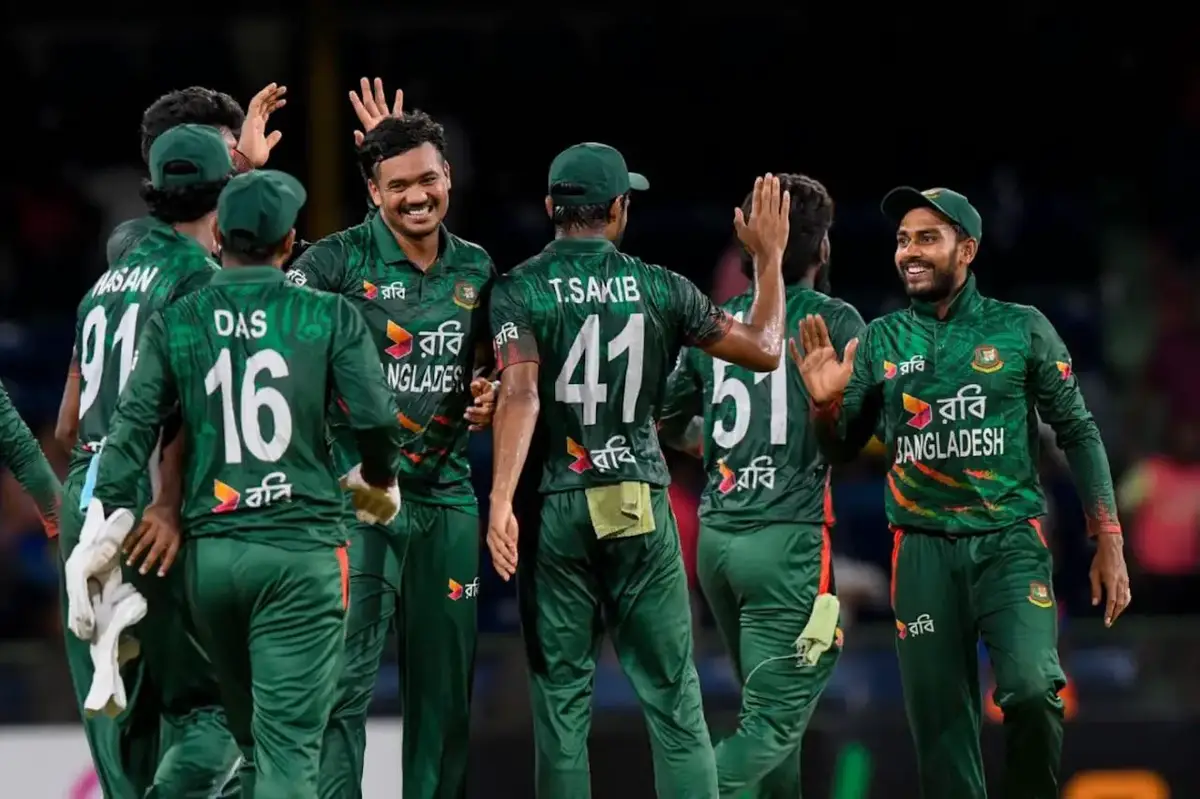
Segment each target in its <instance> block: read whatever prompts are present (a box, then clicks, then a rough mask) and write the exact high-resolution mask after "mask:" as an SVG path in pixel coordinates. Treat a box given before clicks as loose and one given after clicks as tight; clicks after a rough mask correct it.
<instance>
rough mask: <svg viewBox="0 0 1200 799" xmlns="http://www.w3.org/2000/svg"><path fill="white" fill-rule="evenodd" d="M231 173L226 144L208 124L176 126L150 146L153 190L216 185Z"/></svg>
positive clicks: (231, 167) (231, 165) (230, 160)
mask: <svg viewBox="0 0 1200 799" xmlns="http://www.w3.org/2000/svg"><path fill="white" fill-rule="evenodd" d="M232 171H233V160H232V159H231V158H230V155H229V145H228V144H226V143H225V139H224V138H223V137H222V136H221V134H220V133H218V132H217V129H216V128H214V127H211V126H209V125H176V126H175V127H173V128H171V129H170V130H168V131H166V132H165V133H163V134H162V135H161V136H159V137H158V138H157V139H155V140H154V143H153V144H151V145H150V185H151V186H153V187H154V188H156V189H168V188H174V187H176V186H191V185H193V184H196V183H216V182H217V181H219V180H221V179H222V178H224V177H228V175H229V173H230V172H232Z"/></svg>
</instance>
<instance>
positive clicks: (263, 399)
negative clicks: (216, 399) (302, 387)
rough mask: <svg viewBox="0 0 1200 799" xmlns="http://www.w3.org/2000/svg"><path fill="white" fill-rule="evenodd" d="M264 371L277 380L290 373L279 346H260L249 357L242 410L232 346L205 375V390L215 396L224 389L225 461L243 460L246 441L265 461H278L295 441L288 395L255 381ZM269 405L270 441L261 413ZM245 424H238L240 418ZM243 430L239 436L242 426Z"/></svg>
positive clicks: (242, 391)
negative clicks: (235, 396)
mask: <svg viewBox="0 0 1200 799" xmlns="http://www.w3.org/2000/svg"><path fill="white" fill-rule="evenodd" d="M260 372H267V373H268V374H269V375H270V376H271V377H273V378H275V379H276V380H279V379H282V378H285V377H287V376H288V365H287V361H286V360H284V357H283V356H282V355H280V354H279V353H278V352H277V351H275V350H259V351H258V352H256V353H254V354H253V355H251V356H250V357H249V358H247V359H246V368H245V371H244V373H243V374H242V385H241V392H240V395H239V402H238V411H239V412H238V413H237V414H235V413H234V410H233V357H232V356H231V355H230V354H229V348H228V347H227V348H225V349H222V350H221V352H220V354H219V355H218V356H217V362H216V363H215V364H213V368H212V369H209V370H208V374H206V375H205V376H204V390H205V392H206V393H207V394H208V395H209V396H211V395H212V394H213V392H215V391H218V390H219V391H220V392H221V423H222V426H223V427H224V430H225V462H226V463H241V462H242V445H243V443H244V444H245V447H246V449H248V450H250V454H251V455H253V456H254V457H255V458H256V459H258V460H260V461H262V462H264V463H274V462H275V461H277V460H279V459H280V458H282V457H283V453H285V452H287V448H288V445H289V444H290V443H292V411H291V408H289V407H288V403H287V399H286V398H285V397H284V396H283V394H281V393H280V392H279V390H278V389H274V388H271V387H270V386H264V387H263V388H258V387H257V386H256V385H255V381H256V380H257V379H258V375H259V373H260ZM263 409H266V411H267V412H268V413H270V414H271V429H272V430H273V431H274V432H273V433H272V434H271V440H270V441H264V440H263V433H262V427H261V426H260V425H259V418H258V414H259V412H260V411H262V410H263ZM239 417H240V420H241V424H240V425H239V424H238V420H239ZM239 426H240V427H241V430H242V434H241V436H240V437H239V436H238V427H239Z"/></svg>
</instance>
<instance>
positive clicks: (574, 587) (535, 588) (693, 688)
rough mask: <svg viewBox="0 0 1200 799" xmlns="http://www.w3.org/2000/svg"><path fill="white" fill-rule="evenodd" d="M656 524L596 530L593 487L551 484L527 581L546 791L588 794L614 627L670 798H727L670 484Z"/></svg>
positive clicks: (530, 544)
mask: <svg viewBox="0 0 1200 799" xmlns="http://www.w3.org/2000/svg"><path fill="white" fill-rule="evenodd" d="M651 502H652V504H653V510H654V518H655V526H656V529H655V531H654V532H652V533H648V534H646V535H640V536H634V537H631V538H622V539H616V540H612V539H609V540H605V541H601V540H599V539H597V538H596V533H595V531H594V528H593V527H592V522H591V516H590V514H589V512H588V504H587V498H586V496H585V494H584V492H583V491H564V492H561V493H556V494H550V495H548V496H546V498H545V504H544V505H543V507H542V518H541V530H540V531H539V533H538V535H537V536H536V537H533V538H531V539H524V540H523V543H522V551H521V559H520V561H519V573H518V590H519V594H520V606H521V627H522V632H523V633H524V636H525V642H526V649H527V651H528V653H529V660H530V669H529V670H530V681H531V693H532V700H533V734H534V746H535V751H536V786H537V796H538V797H539V799H588V797H590V796H591V785H590V782H591V772H590V768H589V765H588V750H587V739H588V732H589V731H590V729H591V718H592V683H593V678H594V675H595V670H596V657H597V655H598V652H599V647H600V642H601V638H602V636H603V634H604V631H605V629H606V628H607V630H608V631H609V633H610V634H611V635H612V640H613V645H614V647H615V648H616V652H617V657H618V658H619V660H620V662H621V667H622V669H623V670H624V672H625V674H626V676H627V677H628V678H629V681H630V682H631V683H632V685H633V690H634V691H635V692H636V693H637V696H638V700H639V701H640V702H641V704H642V708H643V711H644V712H645V716H646V726H647V728H648V729H649V732H650V745H651V749H652V752H653V756H654V780H655V788H656V791H657V795H658V796H659V797H677V799H716V796H717V775H716V765H715V763H714V760H713V750H712V740H711V739H710V738H709V734H708V728H707V727H706V726H705V722H704V711H703V708H702V706H701V703H700V682H699V679H698V678H697V676H696V666H695V663H694V662H693V659H692V615H691V609H690V607H689V604H688V586H687V575H686V574H685V573H684V569H683V560H682V558H681V556H680V552H679V532H678V530H677V529H676V526H675V517H674V515H673V514H672V513H671V506H670V504H669V503H668V501H667V492H666V491H664V490H657V489H656V490H654V491H653V492H652V497H651Z"/></svg>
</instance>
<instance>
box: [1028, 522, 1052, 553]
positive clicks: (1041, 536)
mask: <svg viewBox="0 0 1200 799" xmlns="http://www.w3.org/2000/svg"><path fill="white" fill-rule="evenodd" d="M1029 526H1030V527H1032V528H1033V532H1035V533H1036V534H1037V537H1038V541H1041V542H1042V546H1044V547H1045V548H1046V549H1049V548H1050V545H1049V544H1047V543H1046V534H1045V533H1044V532H1042V520H1041V519H1030V520H1029Z"/></svg>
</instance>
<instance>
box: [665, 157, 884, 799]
mask: <svg viewBox="0 0 1200 799" xmlns="http://www.w3.org/2000/svg"><path fill="white" fill-rule="evenodd" d="M779 182H780V186H781V187H782V188H783V189H784V190H786V191H787V192H788V193H789V195H790V196H791V200H792V204H791V220H790V225H789V227H790V233H789V237H788V243H787V249H786V251H785V252H784V256H783V282H784V285H785V300H784V301H785V303H786V306H787V324H788V329H791V330H798V329H799V324H800V320H801V319H803V318H804V317H805V316H806V315H807V314H815V313H819V314H822V315H823V316H824V317H826V318H828V319H829V320H830V332H831V336H832V338H833V340H834V341H835V342H836V343H837V344H838V346H845V345H846V344H847V343H848V342H849V341H850V340H851V339H852V338H855V337H857V336H860V335H861V334H862V332H863V331H864V330H865V329H866V325H865V323H864V322H863V320H862V317H861V316H859V314H858V312H857V311H856V310H854V307H853V306H851V305H849V304H848V303H846V302H843V301H842V300H838V299H834V298H833V297H830V296H828V295H827V294H826V293H823V292H821V291H818V290H816V289H815V288H814V286H816V285H823V286H828V285H829V280H828V272H829V252H830V248H829V228H830V226H831V225H832V224H833V200H832V199H830V197H829V193H828V192H827V191H826V190H825V187H824V186H822V185H821V184H820V183H819V182H817V181H815V180H813V179H812V178H809V177H806V176H804V175H780V176H779ZM752 200H753V198H752V197H747V198H746V201H745V202H744V203H743V205H742V212H743V214H745V215H746V216H747V217H749V218H751V219H753V214H752V212H751V207H750V206H751V202H752ZM744 261H746V263H745V265H746V266H749V262H748V259H744ZM753 300H754V296H753V293H752V292H746V293H744V294H742V295H740V296H738V297H734V298H733V299H732V300H730V301H729V302H728V303H726V304H725V305H724V306H723V307H724V309H725V310H726V311H727V312H728V313H730V314H732V315H733V316H734V318H736V319H741V318H743V317H744V316H745V314H746V312H747V311H748V310H749V308H750V305H751V303H752V302H753ZM667 386H668V387H667V401H666V404H665V405H664V407H663V411H662V420H661V424H660V434H661V435H662V437H663V440H664V441H665V442H671V441H673V440H674V441H676V442H677V443H676V444H675V446H677V447H678V448H680V449H683V450H684V451H686V452H692V453H697V454H698V453H699V452H700V449H701V445H703V457H704V465H705V470H706V471H707V473H708V483H707V485H706V486H705V488H704V493H703V496H702V497H701V501H700V539H699V546H698V552H697V562H696V566H697V574H698V576H699V581H700V587H701V589H702V590H703V591H704V595H705V597H706V598H707V599H708V603H709V606H710V607H711V608H712V610H713V617H714V618H715V619H716V622H717V629H718V630H719V631H720V633H721V637H722V638H723V639H724V641H725V646H726V648H727V649H728V650H729V652H730V655H731V657H732V659H733V664H734V670H735V672H736V673H737V675H738V679H739V680H740V681H741V682H742V685H743V688H742V712H741V714H740V718H739V722H738V728H737V731H736V732H735V733H734V734H733V735H732V736H731V737H729V738H726V739H725V740H724V741H722V742H721V743H719V744H718V745H717V748H716V758H717V784H718V787H719V788H720V795H721V797H723V799H733V797H737V796H741V795H742V792H743V791H744V790H745V789H746V788H748V787H751V786H759V787H758V793H757V794H756V795H757V796H759V797H762V799H795V797H798V796H799V795H800V758H799V749H800V740H801V738H802V737H803V735H804V731H805V729H806V728H807V726H808V722H809V720H810V719H811V718H812V714H813V711H814V710H815V709H816V706H817V700H818V699H820V697H821V692H822V691H823V690H824V689H825V685H826V684H827V683H828V682H829V677H830V676H831V674H832V673H833V668H834V664H836V662H837V658H838V654H839V650H840V637H839V636H840V630H839V628H838V605H837V600H836V597H835V594H836V591H835V589H834V580H833V571H832V569H831V567H830V562H831V557H832V555H831V551H830V533H831V530H832V527H833V513H832V508H833V504H832V498H831V496H830V493H829V478H830V462H829V460H828V458H827V457H826V456H825V455H824V454H823V453H822V452H821V449H820V447H819V445H818V444H817V441H816V437H815V435H814V433H813V431H812V429H811V428H810V427H809V425H808V422H807V420H808V394H807V393H806V392H805V390H804V383H803V381H802V380H801V379H800V375H799V374H798V373H797V372H796V370H795V369H794V368H792V367H791V366H790V365H789V364H788V363H787V360H786V359H784V358H780V361H779V364H778V366H776V368H775V370H774V371H773V372H770V373H765V374H764V373H759V374H755V373H753V372H751V371H750V370H747V369H743V368H741V367H738V366H734V365H733V364H730V363H727V362H725V361H723V360H720V359H718V358H714V357H711V356H709V355H705V354H704V353H703V352H701V351H700V350H697V349H687V350H685V351H684V352H683V355H682V357H681V358H680V362H679V366H678V367H677V368H676V369H675V371H674V372H673V373H672V374H671V377H670V380H669V382H668V384H667ZM697 416H699V417H701V418H700V419H697V420H696V421H697V422H700V423H699V424H697V423H693V418H694V417H697ZM685 431H686V432H685ZM681 433H682V434H683V435H682V436H681V435H680V434H681Z"/></svg>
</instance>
